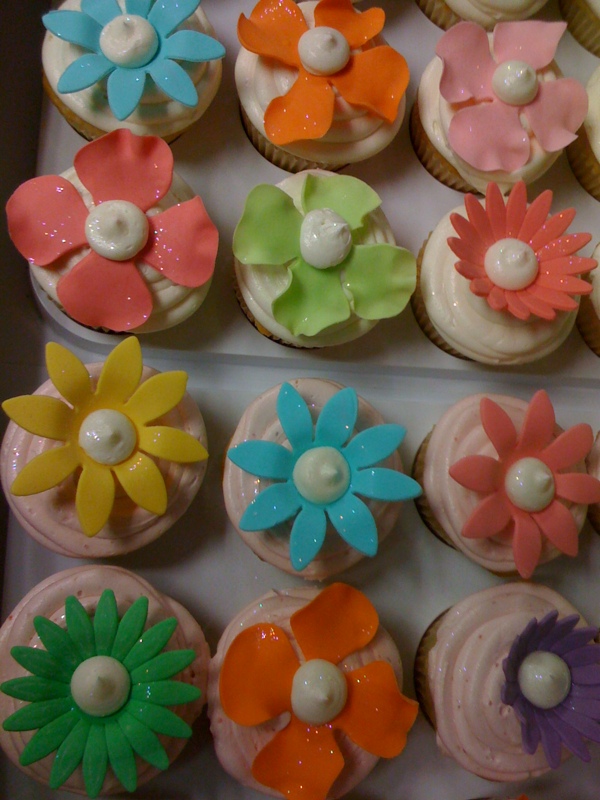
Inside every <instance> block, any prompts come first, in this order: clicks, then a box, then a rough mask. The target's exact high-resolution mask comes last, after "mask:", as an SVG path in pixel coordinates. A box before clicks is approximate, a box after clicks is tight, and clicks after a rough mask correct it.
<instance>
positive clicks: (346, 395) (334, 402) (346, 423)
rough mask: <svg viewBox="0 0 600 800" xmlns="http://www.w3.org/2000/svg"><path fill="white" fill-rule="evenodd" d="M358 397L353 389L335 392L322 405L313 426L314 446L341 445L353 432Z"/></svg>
mask: <svg viewBox="0 0 600 800" xmlns="http://www.w3.org/2000/svg"><path fill="white" fill-rule="evenodd" d="M357 416H358V397H357V394H356V391H355V390H354V389H350V388H348V387H347V388H345V389H341V390H340V391H339V392H336V393H335V394H334V395H333V396H332V397H331V398H330V399H329V400H328V401H327V402H326V403H325V405H324V406H323V408H322V410H321V413H320V414H319V417H318V419H317V424H316V426H315V447H324V446H325V447H337V448H339V447H343V445H345V444H346V442H347V441H348V439H349V438H350V437H351V436H352V433H353V432H354V426H355V425H356V418H357Z"/></svg>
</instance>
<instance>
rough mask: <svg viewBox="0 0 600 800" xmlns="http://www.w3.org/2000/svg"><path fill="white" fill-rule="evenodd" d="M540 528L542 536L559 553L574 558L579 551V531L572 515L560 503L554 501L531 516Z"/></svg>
mask: <svg viewBox="0 0 600 800" xmlns="http://www.w3.org/2000/svg"><path fill="white" fill-rule="evenodd" d="M531 516H532V517H533V519H534V520H535V521H536V522H537V524H538V525H539V526H540V529H541V531H542V533H543V534H544V536H546V537H547V538H548V539H549V540H550V542H552V544H553V545H554V546H555V547H557V548H558V549H559V550H560V551H561V553H565V554H566V555H568V556H576V555H577V551H578V549H579V531H578V530H577V525H576V524H575V520H574V519H573V515H572V514H571V512H570V511H569V509H568V508H565V506H563V504H562V503H559V502H558V501H557V500H554V501H553V502H552V503H550V505H549V506H547V507H546V508H545V509H544V510H543V511H538V512H536V513H535V514H532V515H531Z"/></svg>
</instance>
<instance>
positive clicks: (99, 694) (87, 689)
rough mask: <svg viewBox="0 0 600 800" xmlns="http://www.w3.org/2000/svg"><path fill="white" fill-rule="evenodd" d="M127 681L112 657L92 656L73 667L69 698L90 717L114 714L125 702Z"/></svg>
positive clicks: (124, 671) (129, 686) (127, 695)
mask: <svg viewBox="0 0 600 800" xmlns="http://www.w3.org/2000/svg"><path fill="white" fill-rule="evenodd" d="M130 688H131V679H130V677H129V673H128V672H127V670H126V669H125V667H124V666H123V664H121V662H120V661H117V659H116V658H111V657H110V656H93V657H92V658H88V659H86V660H85V661H82V662H81V664H80V665H79V666H78V667H77V669H76V670H75V672H74V673H73V676H72V678H71V695H72V696H73V700H74V701H75V702H76V703H77V705H78V706H79V708H80V709H81V710H82V711H85V713H86V714H90V715H91V716H92V717H107V716H108V715H109V714H114V713H115V711H118V710H119V709H120V708H122V707H123V705H124V704H125V703H126V702H127V698H128V697H129V690H130Z"/></svg>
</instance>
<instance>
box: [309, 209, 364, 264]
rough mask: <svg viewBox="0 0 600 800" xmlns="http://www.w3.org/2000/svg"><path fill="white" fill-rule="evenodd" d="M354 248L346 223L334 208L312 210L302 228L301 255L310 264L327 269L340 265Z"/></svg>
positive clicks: (350, 232)
mask: <svg viewBox="0 0 600 800" xmlns="http://www.w3.org/2000/svg"><path fill="white" fill-rule="evenodd" d="M351 247H352V231H351V230H350V226H349V225H348V223H347V222H346V220H345V219H344V218H343V217H341V216H340V215H339V214H336V213H335V211H332V210H331V209H330V208H316V209H314V211H309V212H308V214H307V215H306V216H305V217H304V219H303V220H302V227H301V228H300V252H301V253H302V258H303V259H304V260H305V261H306V263H307V264H310V265H311V266H313V267H316V268H317V269H327V268H328V267H335V266H336V265H337V264H340V263H341V262H342V261H343V260H344V259H345V258H346V256H347V255H348V253H349V252H350V248H351Z"/></svg>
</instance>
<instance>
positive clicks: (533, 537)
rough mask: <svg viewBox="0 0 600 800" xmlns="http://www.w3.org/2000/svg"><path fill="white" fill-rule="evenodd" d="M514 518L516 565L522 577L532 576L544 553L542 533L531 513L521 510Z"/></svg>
mask: <svg viewBox="0 0 600 800" xmlns="http://www.w3.org/2000/svg"><path fill="white" fill-rule="evenodd" d="M514 520H515V528H514V533H513V540H512V548H513V556H514V559H515V566H516V568H517V572H518V573H519V575H520V576H521V577H522V578H531V576H532V575H533V571H534V570H535V568H536V567H537V565H538V563H539V560H540V555H541V553H542V535H541V533H540V529H539V528H538V526H537V525H536V523H535V522H534V521H533V519H532V518H531V517H530V516H529V514H527V513H524V512H522V511H519V512H517V513H515V517H514Z"/></svg>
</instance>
